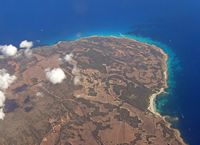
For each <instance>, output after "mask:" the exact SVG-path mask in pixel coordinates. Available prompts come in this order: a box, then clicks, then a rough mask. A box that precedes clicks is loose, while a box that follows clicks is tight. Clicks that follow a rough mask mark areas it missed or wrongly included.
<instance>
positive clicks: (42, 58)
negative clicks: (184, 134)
mask: <svg viewBox="0 0 200 145" xmlns="http://www.w3.org/2000/svg"><path fill="white" fill-rule="evenodd" d="M23 51H24V50H20V52H19V53H20V54H19V55H18V56H17V57H14V58H13V57H12V58H4V59H2V60H1V61H0V68H4V69H6V70H7V71H8V72H9V73H10V74H12V75H15V76H16V78H17V79H16V80H15V82H14V83H13V84H12V85H11V86H10V87H9V88H8V89H7V90H6V101H5V106H4V112H5V118H4V120H1V121H0V145H11V144H12V145H23V144H24V145H25V144H28V145H78V144H81V145H150V144H152V145H184V144H185V143H184V142H183V140H182V138H181V137H180V134H179V132H178V131H177V130H175V129H172V128H171V127H170V125H169V124H168V123H167V122H166V121H165V120H164V119H163V117H162V116H160V115H159V114H158V113H157V112H155V109H154V100H155V97H156V96H157V95H159V94H160V93H162V92H163V91H164V89H165V88H167V58H168V56H167V54H165V52H164V51H163V50H162V49H160V48H158V47H156V46H155V45H149V44H145V43H141V42H138V41H135V40H133V39H129V38H119V37H100V36H92V37H87V38H81V39H79V40H75V41H63V42H59V43H57V44H55V45H52V46H43V47H38V48H35V49H33V50H32V51H33V52H32V56H31V57H28V58H27V57H26V56H24V55H23ZM58 68H59V69H58ZM52 69H53V70H54V72H55V70H59V71H61V70H62V71H63V72H64V74H63V73H62V75H65V76H63V77H62V79H61V80H60V81H55V80H54V76H53V77H50V79H48V75H46V73H47V72H52V71H50V70H52ZM49 74H50V73H49ZM58 75H59V74H58ZM52 80H53V81H52ZM13 104H14V107H13Z"/></svg>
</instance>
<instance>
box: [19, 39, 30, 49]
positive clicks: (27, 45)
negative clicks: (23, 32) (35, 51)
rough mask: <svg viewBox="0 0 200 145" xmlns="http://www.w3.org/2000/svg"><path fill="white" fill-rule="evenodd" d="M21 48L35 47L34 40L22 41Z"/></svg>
mask: <svg viewBox="0 0 200 145" xmlns="http://www.w3.org/2000/svg"><path fill="white" fill-rule="evenodd" d="M19 47H20V48H26V49H30V48H31V47H33V42H32V41H27V40H24V41H22V42H21V43H20V45H19Z"/></svg>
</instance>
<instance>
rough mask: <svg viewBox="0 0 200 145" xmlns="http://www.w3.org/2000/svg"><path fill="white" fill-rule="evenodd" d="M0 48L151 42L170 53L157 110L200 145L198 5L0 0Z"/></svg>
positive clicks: (144, 0)
mask: <svg viewBox="0 0 200 145" xmlns="http://www.w3.org/2000/svg"><path fill="white" fill-rule="evenodd" d="M0 6H1V7H0V44H14V45H19V43H20V42H21V41H22V40H24V39H27V40H31V41H34V43H35V45H45V44H49V45H50V44H52V43H55V42H57V41H59V40H70V39H76V38H79V37H83V36H88V35H93V34H97V35H107V34H118V35H120V34H123V35H129V36H133V37H135V36H137V37H140V39H141V38H144V39H143V40H144V41H146V42H148V41H150V39H152V40H154V41H156V43H159V44H158V45H160V46H164V45H165V48H166V51H168V52H169V55H170V56H171V58H173V59H172V60H171V62H170V65H169V67H170V68H169V69H170V80H169V84H170V88H169V90H168V91H169V94H168V95H164V96H163V97H160V98H159V99H157V101H156V104H157V110H158V111H159V112H160V113H161V114H163V115H170V116H172V117H178V118H179V120H178V121H176V122H174V123H173V126H174V127H176V128H178V129H179V130H180V132H181V134H182V136H183V138H184V140H185V141H186V142H187V143H189V144H191V145H200V141H199V140H200V139H199V135H200V112H199V111H200V93H199V90H200V1H199V0H166V1H164V0H0Z"/></svg>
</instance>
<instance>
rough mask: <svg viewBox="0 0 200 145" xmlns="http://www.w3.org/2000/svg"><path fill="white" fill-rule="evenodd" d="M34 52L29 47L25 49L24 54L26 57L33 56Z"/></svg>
mask: <svg viewBox="0 0 200 145" xmlns="http://www.w3.org/2000/svg"><path fill="white" fill-rule="evenodd" d="M32 54H33V51H32V49H30V48H27V49H25V50H24V55H25V56H26V57H28V58H30V57H31V56H32Z"/></svg>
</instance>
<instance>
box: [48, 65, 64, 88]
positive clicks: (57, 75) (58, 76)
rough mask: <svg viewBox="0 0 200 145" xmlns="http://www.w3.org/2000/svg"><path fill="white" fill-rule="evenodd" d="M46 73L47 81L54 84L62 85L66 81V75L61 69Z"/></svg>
mask: <svg viewBox="0 0 200 145" xmlns="http://www.w3.org/2000/svg"><path fill="white" fill-rule="evenodd" d="M45 71H46V77H47V79H48V80H49V81H50V82H51V83H53V84H58V83H62V81H63V80H64V79H66V76H65V73H64V71H63V70H62V69H61V68H54V69H52V70H50V69H46V70H45Z"/></svg>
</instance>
